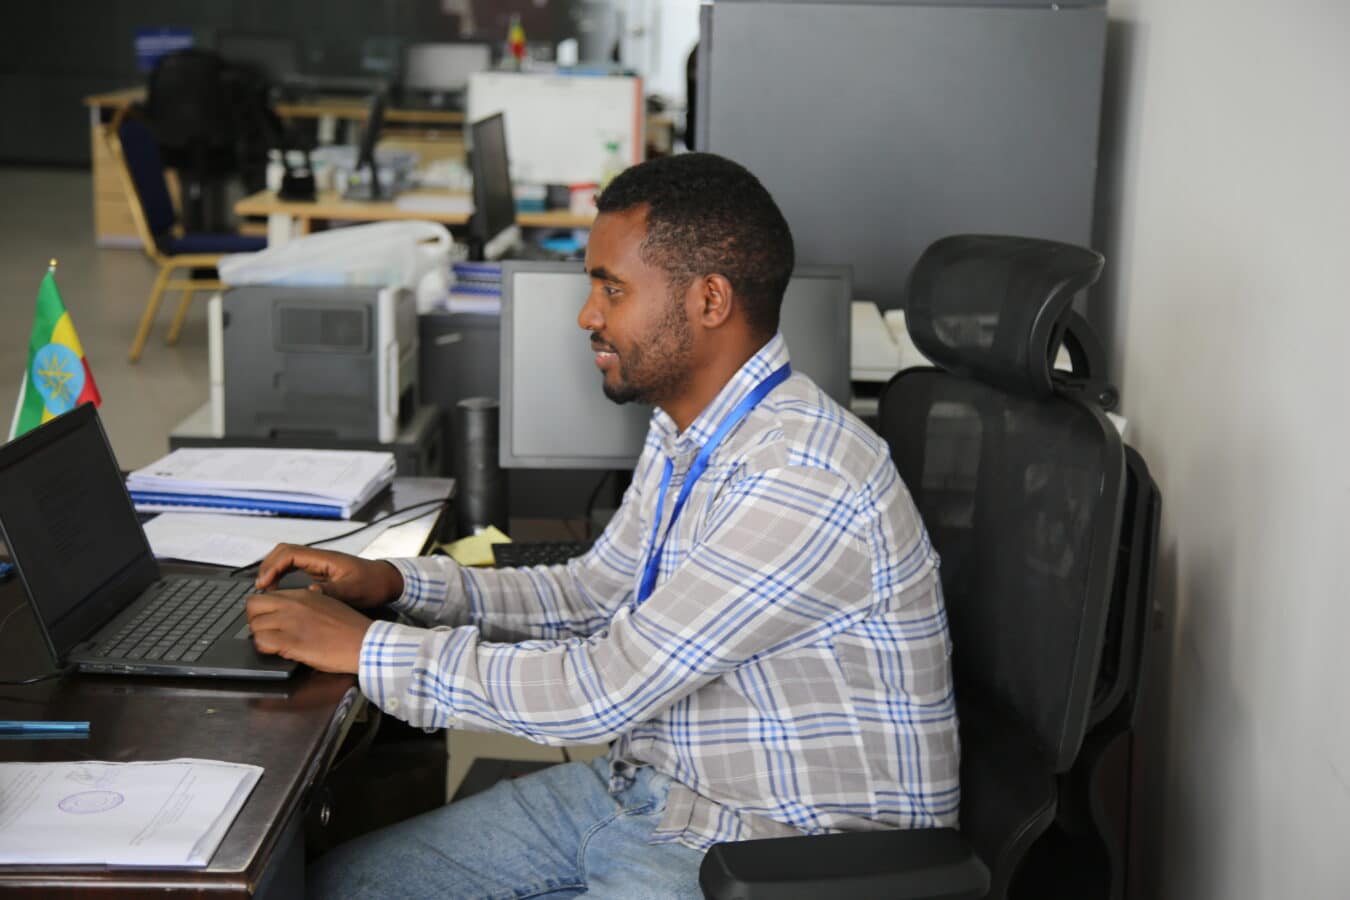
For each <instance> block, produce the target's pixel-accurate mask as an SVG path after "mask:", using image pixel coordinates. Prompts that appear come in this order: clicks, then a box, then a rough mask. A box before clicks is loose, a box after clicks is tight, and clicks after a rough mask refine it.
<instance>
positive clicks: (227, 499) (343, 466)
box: [127, 447, 394, 519]
mask: <svg viewBox="0 0 1350 900" xmlns="http://www.w3.org/2000/svg"><path fill="white" fill-rule="evenodd" d="M393 480H394V455H393V454H392V453H385V452H376V451H366V450H272V449H268V448H263V447H221V448H209V449H208V448H196V447H194V448H183V449H180V450H175V451H173V452H172V453H170V454H169V455H168V456H166V457H164V458H162V459H160V460H158V461H157V462H154V463H151V464H150V465H148V466H146V467H145V468H143V469H137V470H136V471H134V472H132V473H131V474H130V475H129V476H127V490H128V491H129V492H130V493H131V500H132V502H133V503H134V504H135V505H136V509H137V510H139V511H141V512H167V511H185V510H196V511H203V512H204V511H210V512H234V513H243V514H249V515H272V516H277V515H281V516H311V517H314V518H322V519H350V518H351V517H352V516H353V514H355V513H356V512H357V511H358V510H360V509H361V508H362V507H363V506H365V505H366V503H368V502H369V501H370V500H371V499H372V498H374V497H375V495H376V494H378V493H380V491H382V490H384V489H385V488H386V487H388V486H389V483H390V482H391V481H393Z"/></svg>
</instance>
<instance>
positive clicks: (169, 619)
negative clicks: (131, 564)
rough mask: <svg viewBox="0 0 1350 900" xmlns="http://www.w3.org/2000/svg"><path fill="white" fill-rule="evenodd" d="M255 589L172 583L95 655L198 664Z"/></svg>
mask: <svg viewBox="0 0 1350 900" xmlns="http://www.w3.org/2000/svg"><path fill="white" fill-rule="evenodd" d="M251 587H252V586H251V585H250V584H249V583H248V582H247V581H223V580H221V579H210V580H207V579H196V578H186V579H182V580H177V581H171V582H168V583H167V587H165V589H164V590H162V591H160V592H159V594H158V596H156V597H155V599H154V600H152V601H151V602H149V603H147V604H146V605H145V606H144V607H143V608H142V609H141V610H140V612H139V613H137V614H136V616H135V618H133V619H131V620H130V621H128V622H127V623H125V624H124V625H123V626H122V627H121V628H119V629H118V630H117V631H116V632H115V633H114V634H113V635H112V636H110V637H108V638H106V639H104V640H103V641H101V642H100V644H99V646H98V648H97V649H96V650H95V655H97V656H102V657H107V658H114V659H155V660H163V661H165V662H196V661H197V660H198V659H200V658H201V656H202V654H203V653H205V652H206V651H207V650H208V649H209V648H210V647H211V645H212V644H213V643H215V642H216V639H217V638H219V637H220V636H221V635H222V634H224V633H225V629H227V628H229V627H230V625H231V624H232V623H233V622H234V620H235V617H236V616H237V615H238V614H239V612H240V610H241V609H242V608H243V605H244V598H245V597H247V596H248V593H249V590H250V588H251Z"/></svg>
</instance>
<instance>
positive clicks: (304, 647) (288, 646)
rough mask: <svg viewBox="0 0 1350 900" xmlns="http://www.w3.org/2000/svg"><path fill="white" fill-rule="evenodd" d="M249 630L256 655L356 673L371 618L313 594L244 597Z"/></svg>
mask: <svg viewBox="0 0 1350 900" xmlns="http://www.w3.org/2000/svg"><path fill="white" fill-rule="evenodd" d="M246 609H247V611H248V626H249V628H251V629H252V630H253V643H254V646H256V647H257V648H258V652H259V653H275V654H277V655H278V656H281V657H283V658H285V659H293V660H296V661H298V662H302V663H305V664H306V665H308V666H310V667H312V668H315V669H318V670H320V671H322V672H350V673H353V674H354V673H356V672H357V671H359V670H360V668H361V641H362V640H364V639H365V636H366V629H368V628H369V627H370V625H371V621H370V619H367V618H366V617H365V616H363V615H361V614H360V613H359V612H357V611H356V610H354V609H352V608H351V607H349V606H347V605H346V604H344V603H342V602H340V601H338V600H334V599H333V598H332V597H326V596H324V595H323V594H321V593H319V592H318V591H316V590H313V589H310V590H305V591H277V592H275V593H271V594H254V595H253V596H252V597H249V598H248V605H247V607H246Z"/></svg>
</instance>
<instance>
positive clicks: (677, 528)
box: [360, 336, 959, 849]
mask: <svg viewBox="0 0 1350 900" xmlns="http://www.w3.org/2000/svg"><path fill="white" fill-rule="evenodd" d="M785 362H787V347H786V346H785V345H784V343H783V339H782V337H781V336H778V337H775V338H774V339H773V340H772V341H770V342H769V343H768V344H766V345H765V346H764V347H763V348H762V349H761V350H760V351H759V352H758V353H757V354H756V355H755V356H754V357H753V358H751V359H750V360H749V361H748V362H747V363H746V364H745V366H744V367H742V369H741V370H740V372H738V373H737V374H736V376H735V377H734V378H733V379H732V380H731V381H730V382H729V383H728V384H727V385H726V386H725V387H724V388H723V390H722V392H721V393H720V394H719V395H718V396H717V398H716V399H715V400H714V401H713V402H712V404H710V405H709V406H708V408H707V409H705V410H704V411H703V412H702V414H700V415H699V417H698V418H697V419H696V420H695V421H694V422H693V423H692V424H691V425H690V426H689V428H687V429H686V430H685V432H684V433H683V434H678V433H677V432H676V428H675V425H674V423H673V422H672V420H671V419H670V418H669V417H668V416H667V415H666V414H665V413H664V412H662V411H660V410H657V411H656V412H655V413H654V414H653V416H652V424H651V428H650V430H649V432H648V434H647V442H646V446H645V448H644V450H643V452H642V456H641V458H640V459H639V460H638V464H637V469H636V471H635V472H634V476H633V482H632V485H631V487H630V488H629V490H628V492H627V494H626V495H625V497H624V499H623V503H622V505H621V506H620V508H619V510H618V512H617V513H616V515H615V517H614V519H613V521H612V522H611V523H610V525H609V527H608V528H607V529H606V530H605V533H604V534H603V535H601V537H600V539H599V540H598V541H597V542H596V544H595V546H594V547H593V548H592V549H591V551H590V552H589V553H587V554H586V555H585V556H582V557H579V558H577V559H574V560H572V561H571V562H569V563H568V564H567V565H566V566H554V567H537V568H533V569H520V570H491V569H487V570H474V569H467V568H460V567H459V566H457V565H456V564H455V563H453V562H452V561H451V560H449V559H448V558H447V557H429V558H424V559H416V560H396V561H394V565H395V566H396V567H397V568H398V570H399V571H400V572H401V573H402V575H403V579H404V583H405V585H406V590H405V592H404V594H403V596H402V597H401V598H399V600H397V601H396V602H395V604H394V607H395V608H396V609H398V610H399V611H400V612H402V613H404V614H405V615H406V616H407V617H408V618H409V619H411V620H414V621H419V622H423V623H427V624H428V625H434V626H436V627H432V628H419V627H413V626H411V625H407V624H402V623H397V622H387V621H379V622H376V623H375V624H374V625H372V626H371V628H370V630H369V631H368V632H367V634H366V638H365V642H364V644H363V645H362V648H361V671H360V679H361V687H362V689H363V690H364V691H365V692H366V695H367V696H368V697H370V699H371V700H372V701H374V702H375V703H376V704H377V705H379V706H380V707H381V708H382V709H384V710H385V711H387V712H389V713H391V714H392V715H395V716H397V717H399V718H401V719H404V720H406V721H408V722H410V723H412V724H413V725H419V726H424V727H436V728H442V727H444V728H469V729H478V730H490V731H504V732H508V733H510V734H516V735H521V736H523V737H526V738H529V739H530V740H533V741H537V742H540V743H545V744H563V743H599V742H605V741H613V742H614V745H613V748H612V750H611V754H610V755H611V760H612V772H613V773H614V779H615V781H616V782H617V783H621V782H622V781H623V780H624V779H625V778H626V777H628V773H629V772H631V767H632V766H634V765H639V764H649V765H652V766H654V767H655V768H656V769H657V770H659V771H661V772H664V773H666V774H668V775H670V776H671V777H672V778H673V779H674V780H675V781H676V782H677V784H676V785H675V786H674V787H673V788H672V790H671V793H670V795H669V797H668V800H667V806H666V811H665V815H664V817H663V819H662V822H661V826H660V828H659V829H658V831H657V833H656V835H655V837H654V840H678V841H680V842H682V843H684V844H686V845H688V846H690V847H694V848H695V849H706V848H707V847H708V846H710V845H711V844H712V843H714V842H717V841H725V840H740V839H745V838H760V837H776V836H783V835H792V834H800V833H808V834H818V833H822V832H830V831H859V830H869V829H880V828H922V827H929V826H948V825H954V824H955V822H956V816H957V806H958V800H959V790H958V782H957V768H958V756H959V748H958V742H957V731H956V710H955V703H954V699H953V695H952V685H951V673H950V641H949V639H948V635H947V618H946V612H945V609H944V607H943V603H942V591H941V586H940V584H939V581H938V576H937V570H938V559H937V555H936V553H935V552H934V551H933V548H932V546H931V544H930V543H929V540H928V535H927V533H926V532H925V530H924V528H923V525H922V523H921V522H920V520H919V515H918V512H917V511H916V510H915V508H914V504H913V502H912V501H911V499H910V497H909V493H908V492H907V491H906V489H905V486H904V485H903V484H902V483H901V481H900V477H899V476H898V475H897V473H896V470H895V466H894V465H893V464H892V463H891V459H890V456H889V454H888V452H887V448H886V445H885V443H884V442H883V441H882V440H881V439H880V438H878V437H877V435H876V434H874V433H873V432H872V431H870V430H869V429H868V428H867V427H866V426H865V425H863V424H862V423H861V422H859V421H858V420H857V419H856V418H854V417H853V416H852V415H851V414H849V413H848V412H847V411H845V410H844V409H842V408H840V407H839V405H838V404H836V403H834V402H833V401H831V400H830V399H829V397H827V396H826V395H825V394H824V393H823V392H822V391H821V390H820V388H819V387H817V386H816V385H815V383H813V382H812V381H811V380H810V379H809V378H806V377H805V376H803V375H800V374H794V375H793V376H792V377H791V378H789V379H788V380H787V381H785V382H784V383H782V384H780V385H779V386H778V387H776V388H775V389H774V390H773V391H772V392H771V393H770V394H769V395H768V396H767V397H766V398H765V399H764V400H763V401H762V402H761V403H760V404H759V405H758V406H756V407H755V408H754V409H753V411H752V412H751V413H750V414H749V415H748V416H747V417H746V418H745V419H744V420H742V421H741V423H740V424H739V425H738V426H737V427H736V428H735V429H734V430H733V431H731V432H730V434H729V435H728V436H727V438H726V440H724V441H723V442H722V444H721V446H720V447H719V448H718V449H717V451H716V452H715V453H714V454H713V456H712V459H711V463H710V465H709V467H708V469H707V471H706V472H704V474H703V476H702V477H701V478H699V479H698V481H697V482H696V483H695V486H694V487H693V489H692V491H691V494H690V496H689V500H688V502H687V504H686V506H685V508H684V511H683V513H682V514H681V515H680V517H679V518H678V520H677V521H676V522H675V525H674V528H673V530H672V531H671V533H670V535H669V537H668V538H667V539H666V542H665V545H664V548H663V549H662V553H661V563H660V575H659V578H658V580H657V583H656V589H655V591H654V592H653V593H652V595H651V596H650V597H649V598H648V599H647V600H646V601H645V602H644V603H642V604H640V605H638V604H637V603H636V596H637V594H636V592H637V586H638V583H639V580H640V579H641V577H642V571H643V568H644V564H645V562H646V557H647V554H648V553H649V552H650V547H649V543H650V537H651V534H652V524H653V523H652V517H653V516H654V515H655V513H656V500H657V497H656V495H657V493H658V492H659V485H660V481H661V474H662V470H663V469H664V467H665V461H666V459H667V457H669V458H670V459H672V460H673V461H674V473H673V478H672V481H671V485H670V489H669V499H668V500H667V502H666V504H665V512H664V516H665V517H666V518H668V517H669V515H670V512H671V507H672V506H673V505H674V504H673V499H674V497H675V496H676V495H677V494H678V492H679V489H680V486H681V484H682V483H683V480H684V476H685V473H687V471H688V469H689V465H690V463H691V462H692V461H693V459H694V457H695V455H696V454H697V453H698V450H699V449H700V447H702V445H703V444H704V442H705V441H706V440H707V439H708V437H709V435H711V434H712V432H713V431H714V430H715V429H716V428H717V426H718V424H719V423H720V422H721V421H722V420H723V418H724V417H725V416H726V415H727V413H728V412H729V411H730V410H732V409H734V408H735V406H736V405H737V404H738V403H739V402H740V400H741V399H742V398H743V397H745V396H746V395H747V394H748V393H749V392H750V391H752V390H753V389H754V388H755V386H756V385H757V384H758V383H759V382H760V381H761V380H763V379H764V378H765V377H766V376H767V375H769V373H771V372H773V371H774V370H775V369H777V368H779V367H780V366H782V365H783V364H784V363H785ZM666 527H667V523H666V522H663V523H662V530H663V532H664V530H665V529H666Z"/></svg>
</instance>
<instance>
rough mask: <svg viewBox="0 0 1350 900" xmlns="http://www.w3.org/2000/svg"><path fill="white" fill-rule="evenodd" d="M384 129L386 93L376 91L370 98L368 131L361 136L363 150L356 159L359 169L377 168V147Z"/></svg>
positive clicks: (367, 116)
mask: <svg viewBox="0 0 1350 900" xmlns="http://www.w3.org/2000/svg"><path fill="white" fill-rule="evenodd" d="M383 127H384V91H376V92H375V96H373V97H371V98H370V110H369V112H367V113H366V130H365V131H364V132H362V134H361V149H360V153H359V155H358V156H357V158H356V166H357V168H364V167H367V166H369V167H370V168H372V169H373V168H374V166H375V145H376V144H378V143H379V142H380V129H381V128H383Z"/></svg>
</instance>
